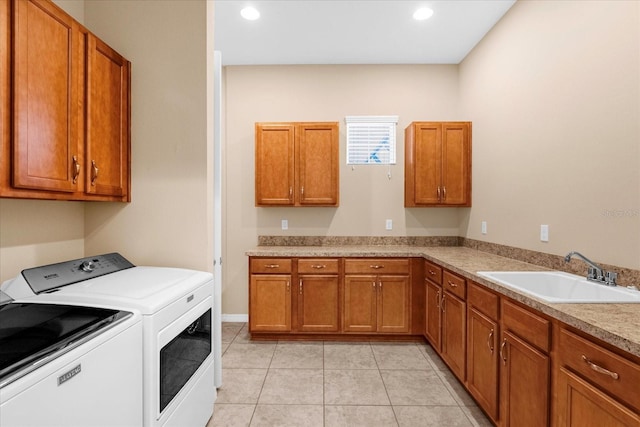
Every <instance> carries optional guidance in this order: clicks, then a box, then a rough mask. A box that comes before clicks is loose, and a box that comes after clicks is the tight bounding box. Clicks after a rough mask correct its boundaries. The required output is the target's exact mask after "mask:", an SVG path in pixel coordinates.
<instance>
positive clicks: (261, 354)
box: [222, 343, 276, 368]
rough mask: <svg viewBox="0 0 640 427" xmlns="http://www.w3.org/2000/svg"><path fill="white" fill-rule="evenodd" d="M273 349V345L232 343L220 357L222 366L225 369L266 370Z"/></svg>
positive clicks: (274, 347)
mask: <svg viewBox="0 0 640 427" xmlns="http://www.w3.org/2000/svg"><path fill="white" fill-rule="evenodd" d="M275 349H276V345H275V344H236V343H232V344H231V345H230V346H229V348H227V351H226V352H225V353H224V355H223V356H222V366H224V367H225V368H268V367H269V365H270V364H271V358H272V357H273V353H274V351H275Z"/></svg>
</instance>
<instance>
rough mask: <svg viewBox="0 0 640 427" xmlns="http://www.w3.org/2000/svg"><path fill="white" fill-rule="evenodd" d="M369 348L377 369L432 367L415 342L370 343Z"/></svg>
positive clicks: (428, 368)
mask: <svg viewBox="0 0 640 427" xmlns="http://www.w3.org/2000/svg"><path fill="white" fill-rule="evenodd" d="M371 350H372V351H373V355H374V357H375V359H376V362H377V363H378V368H379V369H423V370H432V369H433V368H432V367H431V364H429V361H428V360H427V358H426V357H425V355H424V354H423V353H422V352H421V351H420V349H419V348H418V346H416V345H415V344H371Z"/></svg>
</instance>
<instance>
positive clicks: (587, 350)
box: [554, 328, 640, 427]
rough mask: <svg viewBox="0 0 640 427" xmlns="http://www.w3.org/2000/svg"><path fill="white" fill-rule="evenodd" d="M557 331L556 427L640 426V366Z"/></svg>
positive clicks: (564, 329) (564, 331)
mask: <svg viewBox="0 0 640 427" xmlns="http://www.w3.org/2000/svg"><path fill="white" fill-rule="evenodd" d="M556 331H557V332H558V333H557V338H556V342H555V344H556V346H555V347H556V349H557V353H556V354H557V360H556V363H554V366H555V368H554V370H555V372H554V375H555V386H554V389H555V393H554V395H555V399H556V400H555V404H554V422H555V425H558V426H575V427H578V426H580V427H583V426H587V427H588V426H594V427H595V426H620V427H622V426H626V427H630V426H635V427H637V426H640V415H639V413H638V411H639V410H640V386H639V385H640V366H638V364H636V363H633V362H632V361H630V360H628V359H626V358H624V357H622V356H620V355H618V354H615V353H613V352H611V351H609V350H607V349H606V348H604V347H602V346H600V345H599V344H597V343H595V342H593V341H592V340H590V339H586V338H584V337H582V336H580V335H578V334H576V333H573V332H572V331H570V330H568V329H567V328H559V329H557V330H556Z"/></svg>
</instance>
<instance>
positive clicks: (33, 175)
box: [12, 0, 84, 192]
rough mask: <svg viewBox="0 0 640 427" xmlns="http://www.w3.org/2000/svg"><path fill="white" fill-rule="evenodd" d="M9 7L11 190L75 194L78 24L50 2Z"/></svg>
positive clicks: (80, 83)
mask: <svg viewBox="0 0 640 427" xmlns="http://www.w3.org/2000/svg"><path fill="white" fill-rule="evenodd" d="M12 4H13V5H14V38H13V42H14V46H13V50H14V62H13V67H14V68H13V95H14V97H13V101H14V106H13V107H14V110H13V111H14V116H13V117H14V127H13V130H14V134H13V183H12V184H13V186H14V187H18V188H30V189H41V190H53V191H64V192H74V191H76V190H77V189H78V185H77V177H78V174H79V167H80V163H79V162H80V161H81V159H80V158H79V156H80V148H81V147H82V145H81V140H80V135H79V132H78V126H79V120H80V119H81V117H83V116H82V110H81V107H82V104H81V100H82V94H83V91H84V73H83V72H81V71H82V70H80V69H79V67H80V61H81V60H82V58H81V56H82V52H80V44H79V43H80V32H79V26H78V24H77V23H76V22H75V21H74V20H73V19H72V18H71V17H70V16H68V15H67V14H65V13H64V12H62V11H60V9H58V8H57V7H56V6H54V5H53V3H51V2H47V1H38V0H28V1H16V2H13V3H12Z"/></svg>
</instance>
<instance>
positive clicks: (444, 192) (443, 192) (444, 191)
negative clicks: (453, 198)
mask: <svg viewBox="0 0 640 427" xmlns="http://www.w3.org/2000/svg"><path fill="white" fill-rule="evenodd" d="M442 200H447V187H442Z"/></svg>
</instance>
